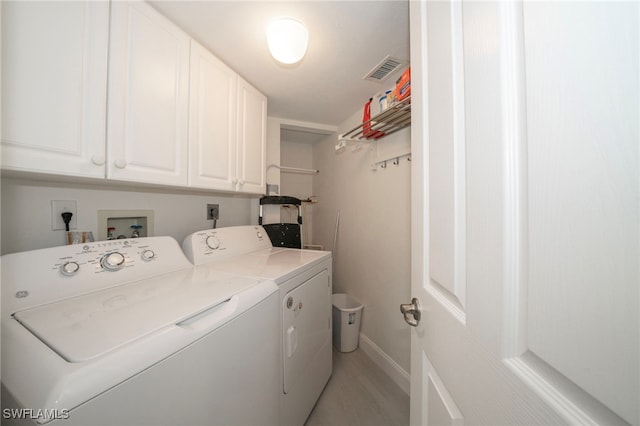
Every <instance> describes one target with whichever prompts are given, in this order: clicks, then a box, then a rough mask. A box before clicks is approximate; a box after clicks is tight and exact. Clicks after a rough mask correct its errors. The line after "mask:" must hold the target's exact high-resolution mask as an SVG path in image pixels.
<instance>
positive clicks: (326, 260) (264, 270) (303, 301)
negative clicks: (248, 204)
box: [182, 226, 332, 425]
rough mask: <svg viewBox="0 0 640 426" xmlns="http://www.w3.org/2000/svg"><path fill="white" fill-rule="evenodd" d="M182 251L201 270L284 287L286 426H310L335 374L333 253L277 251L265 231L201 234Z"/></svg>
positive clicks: (283, 409)
mask: <svg viewBox="0 0 640 426" xmlns="http://www.w3.org/2000/svg"><path fill="white" fill-rule="evenodd" d="M182 249H183V250H184V252H185V254H186V255H187V257H188V258H189V260H191V261H192V262H193V263H194V265H199V267H205V268H207V269H209V270H215V271H223V272H227V273H233V274H243V275H245V276H247V277H253V278H256V279H268V280H272V281H274V282H275V283H276V284H277V285H278V287H279V289H280V309H279V310H280V315H281V323H280V324H281V325H280V333H281V334H280V336H281V339H280V344H281V352H282V358H281V362H280V384H281V388H280V395H279V397H280V411H281V413H280V416H281V417H280V424H282V425H302V424H304V422H305V420H306V419H307V417H308V416H309V413H310V412H311V410H312V409H313V407H314V405H315V403H316V401H317V400H318V397H319V396H320V394H321V393H322V390H323V389H324V387H325V385H326V384H327V381H328V380H329V378H330V377H331V372H332V349H331V347H332V345H331V339H332V333H331V252H327V251H317V250H300V249H290V248H280V247H273V246H272V245H271V241H270V240H269V237H268V235H267V233H266V232H265V230H264V229H263V228H262V227H261V226H234V227H228V228H218V229H208V230H204V231H200V232H196V233H193V234H191V235H189V236H188V237H187V238H185V240H184V242H183V244H182Z"/></svg>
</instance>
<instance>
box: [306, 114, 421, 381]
mask: <svg viewBox="0 0 640 426" xmlns="http://www.w3.org/2000/svg"><path fill="white" fill-rule="evenodd" d="M361 119H362V112H361V111H357V112H356V113H354V115H353V116H352V117H350V118H349V119H347V120H346V121H345V122H344V123H342V124H341V125H340V126H339V132H340V133H342V132H345V131H347V130H349V129H350V128H352V127H354V126H356V125H357V124H358V123H359V122H360V121H361ZM409 139H410V130H409V129H405V130H402V131H400V132H398V133H396V134H394V135H390V136H388V137H387V138H385V143H390V144H393V143H397V144H400V145H405V144H407V143H408V142H409ZM336 143H337V139H336V138H335V136H334V137H327V138H326V139H325V140H323V141H321V142H318V143H316V144H314V146H313V160H314V164H313V168H317V169H319V170H320V174H319V175H318V176H317V178H315V179H314V185H313V192H314V195H316V196H317V197H318V200H319V202H318V204H317V205H316V206H315V208H314V218H313V223H314V229H313V234H314V237H315V239H316V242H317V243H318V244H323V245H324V247H325V249H328V250H331V249H332V245H333V238H334V230H335V224H336V216H337V212H338V210H339V211H340V225H339V230H338V237H337V244H336V247H335V251H334V253H333V255H334V269H333V271H334V280H333V285H334V293H342V292H345V293H348V294H350V295H351V296H352V297H354V298H356V299H357V300H359V301H360V302H361V303H363V305H364V311H363V316H362V326H361V327H362V328H361V332H362V335H363V336H364V337H365V342H369V343H371V344H372V345H375V346H377V347H378V348H379V349H380V350H381V351H382V352H384V354H386V355H387V356H388V357H389V358H390V359H391V360H392V362H394V363H395V364H397V365H398V366H399V367H400V368H401V369H402V370H404V372H409V369H410V362H409V355H410V353H409V352H410V330H409V328H410V327H409V326H408V325H407V324H406V323H405V322H404V320H403V318H402V315H401V314H400V308H399V306H400V304H401V303H408V302H409V301H410V300H411V297H410V294H411V292H410V280H411V273H410V272H411V271H410V266H411V265H410V254H411V251H410V249H411V247H410V242H411V238H410V237H411V234H410V232H411V224H410V206H411V199H410V172H411V162H410V161H408V160H407V157H404V158H402V159H401V161H400V163H399V164H398V165H397V166H395V165H392V164H391V163H389V164H388V166H387V168H386V169H381V168H378V169H377V170H372V169H371V168H370V163H371V157H370V153H369V149H368V145H365V146H364V147H363V148H362V149H361V150H360V151H357V152H352V150H351V148H347V149H346V150H345V151H344V152H342V153H336V151H335V145H336ZM362 343H363V342H362V341H361V346H362Z"/></svg>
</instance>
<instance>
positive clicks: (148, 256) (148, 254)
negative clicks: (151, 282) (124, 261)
mask: <svg viewBox="0 0 640 426" xmlns="http://www.w3.org/2000/svg"><path fill="white" fill-rule="evenodd" d="M141 257H142V260H146V261H147V262H148V261H150V260H153V259H155V257H156V254H155V253H154V251H153V250H145V251H143V252H142V254H141Z"/></svg>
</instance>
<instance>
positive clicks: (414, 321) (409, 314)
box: [400, 297, 420, 327]
mask: <svg viewBox="0 0 640 426" xmlns="http://www.w3.org/2000/svg"><path fill="white" fill-rule="evenodd" d="M400 312H402V314H403V315H404V320H405V321H406V322H407V324H409V325H410V326H412V327H417V326H418V323H419V322H420V302H418V299H416V298H415V297H414V298H413V299H411V303H403V304H401V305H400Z"/></svg>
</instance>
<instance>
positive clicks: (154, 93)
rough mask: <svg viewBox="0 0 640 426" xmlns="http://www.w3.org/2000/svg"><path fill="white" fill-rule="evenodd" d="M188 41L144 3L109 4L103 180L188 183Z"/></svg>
mask: <svg viewBox="0 0 640 426" xmlns="http://www.w3.org/2000/svg"><path fill="white" fill-rule="evenodd" d="M189 45H190V40H189V37H188V36H187V35H186V34H185V33H184V32H182V31H181V30H180V29H179V28H178V27H176V26H175V25H173V24H172V23H171V22H169V21H168V20H166V19H165V18H164V17H163V16H161V15H160V14H159V13H157V12H156V11H155V10H154V9H152V8H151V7H150V6H148V5H146V4H145V3H137V2H114V3H113V4H112V24H111V49H110V64H109V120H108V128H107V129H108V130H107V142H108V143H107V146H108V164H107V177H108V178H111V179H119V180H128V181H138V182H149V183H157V184H168V185H183V186H186V185H187V143H188V141H187V136H188V131H187V125H188V107H189V106H188V102H189V98H188V97H189V92H188V91H189Z"/></svg>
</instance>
